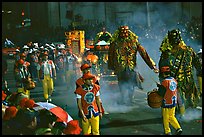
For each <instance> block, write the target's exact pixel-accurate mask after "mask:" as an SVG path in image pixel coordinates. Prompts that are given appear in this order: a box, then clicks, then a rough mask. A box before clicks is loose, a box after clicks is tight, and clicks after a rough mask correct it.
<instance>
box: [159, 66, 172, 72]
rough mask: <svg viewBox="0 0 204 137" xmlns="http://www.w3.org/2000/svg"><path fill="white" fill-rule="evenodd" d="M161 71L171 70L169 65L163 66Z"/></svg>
mask: <svg viewBox="0 0 204 137" xmlns="http://www.w3.org/2000/svg"><path fill="white" fill-rule="evenodd" d="M160 72H161V73H165V72H170V68H169V66H163V67H161V69H160Z"/></svg>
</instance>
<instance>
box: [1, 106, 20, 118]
mask: <svg viewBox="0 0 204 137" xmlns="http://www.w3.org/2000/svg"><path fill="white" fill-rule="evenodd" d="M17 112H18V109H17V108H16V107H15V106H10V107H8V108H6V110H5V115H4V117H3V119H4V120H10V119H11V118H14V117H15V116H16V114H17Z"/></svg>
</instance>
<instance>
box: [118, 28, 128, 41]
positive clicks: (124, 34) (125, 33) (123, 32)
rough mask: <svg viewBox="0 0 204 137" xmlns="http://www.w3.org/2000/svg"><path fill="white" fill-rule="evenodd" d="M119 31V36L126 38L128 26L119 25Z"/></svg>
mask: <svg viewBox="0 0 204 137" xmlns="http://www.w3.org/2000/svg"><path fill="white" fill-rule="evenodd" d="M119 31H120V37H121V38H127V37H128V35H129V34H128V31H129V27H128V26H121V27H120V28H119Z"/></svg>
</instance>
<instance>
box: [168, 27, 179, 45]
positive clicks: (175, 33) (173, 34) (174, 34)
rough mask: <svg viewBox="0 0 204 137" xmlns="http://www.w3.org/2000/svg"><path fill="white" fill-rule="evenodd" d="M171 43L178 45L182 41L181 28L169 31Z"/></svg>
mask: <svg viewBox="0 0 204 137" xmlns="http://www.w3.org/2000/svg"><path fill="white" fill-rule="evenodd" d="M168 38H169V43H170V44H171V45H178V44H179V42H180V41H181V36H180V31H179V30H172V31H170V32H168Z"/></svg>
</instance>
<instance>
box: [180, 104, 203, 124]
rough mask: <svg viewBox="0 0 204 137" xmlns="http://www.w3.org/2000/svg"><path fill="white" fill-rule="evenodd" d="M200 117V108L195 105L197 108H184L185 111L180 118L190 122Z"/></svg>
mask: <svg viewBox="0 0 204 137" xmlns="http://www.w3.org/2000/svg"><path fill="white" fill-rule="evenodd" d="M200 118H202V108H200V107H197V108H188V109H186V112H185V114H184V116H183V117H182V119H181V120H182V121H184V122H190V121H192V120H196V119H200Z"/></svg>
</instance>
